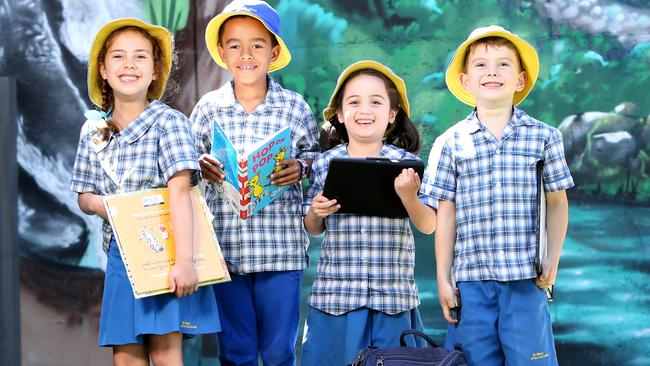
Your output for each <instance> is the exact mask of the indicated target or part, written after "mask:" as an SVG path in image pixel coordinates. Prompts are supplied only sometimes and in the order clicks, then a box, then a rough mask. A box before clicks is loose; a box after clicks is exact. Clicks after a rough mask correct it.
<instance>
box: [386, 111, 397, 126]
mask: <svg viewBox="0 0 650 366" xmlns="http://www.w3.org/2000/svg"><path fill="white" fill-rule="evenodd" d="M395 117H397V109H391V110H390V112H389V113H388V124H391V123H395Z"/></svg>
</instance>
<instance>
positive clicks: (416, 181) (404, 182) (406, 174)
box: [394, 168, 420, 201]
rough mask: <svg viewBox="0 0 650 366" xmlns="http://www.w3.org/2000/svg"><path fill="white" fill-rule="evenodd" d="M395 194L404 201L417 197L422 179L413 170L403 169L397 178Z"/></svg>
mask: <svg viewBox="0 0 650 366" xmlns="http://www.w3.org/2000/svg"><path fill="white" fill-rule="evenodd" d="M394 185H395V192H397V195H398V196H399V198H400V199H401V200H402V201H405V200H407V199H409V198H412V197H417V194H418V189H420V177H419V176H418V173H416V172H415V170H413V168H408V169H402V172H401V173H400V175H398V176H397V178H395V183H394Z"/></svg>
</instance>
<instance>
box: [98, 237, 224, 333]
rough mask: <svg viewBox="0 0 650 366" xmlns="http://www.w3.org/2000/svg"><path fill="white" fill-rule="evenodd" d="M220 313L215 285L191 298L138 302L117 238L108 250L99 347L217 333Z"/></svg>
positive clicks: (160, 297) (168, 296) (165, 297)
mask: <svg viewBox="0 0 650 366" xmlns="http://www.w3.org/2000/svg"><path fill="white" fill-rule="evenodd" d="M220 329H221V326H220V322H219V310H218V309H217V302H216V300H215V298H214V293H213V292H212V287H211V286H202V287H199V290H198V291H196V292H194V293H193V294H192V295H190V296H184V297H180V298H179V297H176V295H174V294H162V295H156V296H150V297H144V298H141V299H136V298H135V297H134V296H133V290H132V288H131V283H130V282H129V278H128V276H127V274H126V269H125V267H124V262H123V261H122V257H121V256H120V250H119V248H118V245H117V243H116V242H115V238H111V242H110V246H109V249H108V262H107V264H106V276H105V277H104V298H103V300H102V312H101V316H100V320H99V341H98V342H97V344H98V345H99V346H117V345H125V344H144V336H145V335H147V334H158V335H160V334H168V333H172V332H180V333H182V334H183V336H184V338H187V337H191V336H194V335H197V334H207V333H216V332H218V331H219V330H220Z"/></svg>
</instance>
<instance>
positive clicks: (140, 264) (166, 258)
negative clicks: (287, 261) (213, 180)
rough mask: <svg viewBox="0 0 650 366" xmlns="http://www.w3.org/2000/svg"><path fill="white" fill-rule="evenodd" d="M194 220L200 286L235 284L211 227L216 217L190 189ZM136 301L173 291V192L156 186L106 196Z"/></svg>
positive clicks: (197, 194) (195, 251) (194, 190)
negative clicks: (170, 281)
mask: <svg viewBox="0 0 650 366" xmlns="http://www.w3.org/2000/svg"><path fill="white" fill-rule="evenodd" d="M190 196H191V198H192V211H193V216H194V232H193V234H194V235H193V238H194V246H193V247H194V266H195V268H196V272H197V274H198V277H199V286H203V285H209V284H214V283H219V282H227V281H230V274H229V273H228V270H227V268H226V262H225V260H224V258H223V254H222V253H221V248H220V246H219V242H218V241H217V237H216V235H215V233H214V228H213V227H212V214H211V213H210V210H209V208H208V206H207V204H206V203H205V200H204V198H203V196H202V195H201V193H200V191H199V189H198V188H197V187H194V188H192V190H191V191H190ZM103 200H104V206H105V207H106V213H107V215H108V218H109V221H110V223H111V227H112V228H113V234H114V235H115V240H116V241H117V244H118V246H119V249H120V254H121V256H122V260H123V261H124V265H125V267H126V272H127V274H128V276H129V280H130V282H131V287H132V288H133V295H134V296H135V297H136V298H142V297H146V296H153V295H158V294H162V293H169V292H171V290H170V289H169V271H170V269H171V267H172V266H173V265H174V259H175V256H176V246H175V242H174V233H173V230H172V223H171V216H170V212H169V190H168V189H167V188H156V189H150V190H144V191H137V192H131V193H124V194H116V195H111V196H106V197H104V198H103Z"/></svg>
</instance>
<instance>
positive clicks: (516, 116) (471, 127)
mask: <svg viewBox="0 0 650 366" xmlns="http://www.w3.org/2000/svg"><path fill="white" fill-rule="evenodd" d="M465 122H466V123H465V124H464V125H463V127H464V129H465V132H467V133H474V132H477V131H480V130H482V129H483V125H482V124H481V121H479V119H478V115H477V110H476V108H474V110H473V111H472V113H470V114H469V115H468V116H467V118H466V119H465ZM509 123H510V124H512V127H513V128H515V127H519V126H522V125H531V124H532V123H533V120H532V118H531V117H530V116H529V115H528V114H526V112H524V111H523V110H521V109H519V108H517V107H515V106H513V112H512V117H511V118H510V122H509Z"/></svg>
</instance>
